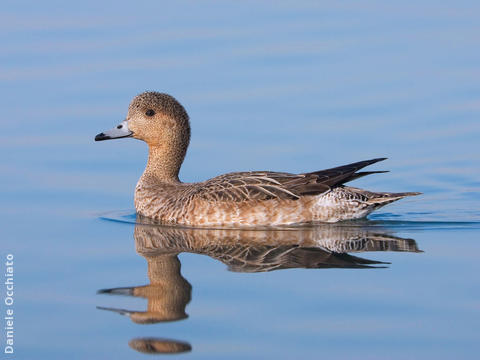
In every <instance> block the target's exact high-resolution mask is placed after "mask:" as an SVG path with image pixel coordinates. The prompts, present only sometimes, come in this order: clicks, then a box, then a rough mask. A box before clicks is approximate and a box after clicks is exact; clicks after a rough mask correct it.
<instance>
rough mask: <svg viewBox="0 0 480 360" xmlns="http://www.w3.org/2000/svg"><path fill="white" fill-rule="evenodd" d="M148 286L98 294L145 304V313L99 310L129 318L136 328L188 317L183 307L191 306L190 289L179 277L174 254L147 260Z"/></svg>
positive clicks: (176, 259) (152, 257) (147, 257)
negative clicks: (140, 300)
mask: <svg viewBox="0 0 480 360" xmlns="http://www.w3.org/2000/svg"><path fill="white" fill-rule="evenodd" d="M145 258H146V260H147V263H148V277H149V279H150V284H148V285H145V286H135V287H128V288H114V289H104V290H100V291H99V293H103V294H112V295H129V296H135V297H142V298H145V299H147V300H148V305H147V311H130V310H124V309H113V308H101V309H103V310H110V311H115V312H118V313H120V314H122V315H128V316H129V317H130V319H131V320H132V321H133V322H135V323H138V324H151V323H157V322H163V321H174V320H181V319H185V318H187V317H188V315H187V314H186V313H185V307H186V306H187V304H188V303H189V302H190V298H191V291H192V286H191V285H190V283H189V282H188V281H187V280H185V278H183V277H182V275H181V273H180V261H179V260H178V258H177V256H176V255H173V254H158V255H156V256H146V257H145Z"/></svg>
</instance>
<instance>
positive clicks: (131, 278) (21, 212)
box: [0, 1, 480, 359]
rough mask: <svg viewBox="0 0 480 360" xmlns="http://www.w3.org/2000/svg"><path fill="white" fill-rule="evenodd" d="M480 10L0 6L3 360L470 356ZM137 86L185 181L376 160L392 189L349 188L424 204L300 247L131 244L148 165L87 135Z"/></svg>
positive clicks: (138, 149)
mask: <svg viewBox="0 0 480 360" xmlns="http://www.w3.org/2000/svg"><path fill="white" fill-rule="evenodd" d="M479 10H480V9H479V5H478V4H477V2H473V1H456V2H454V3H453V2H443V3H441V4H439V3H438V2H434V1H425V2H422V3H421V4H418V3H417V2H413V1H407V2H402V3H398V4H385V2H383V1H367V2H362V3H361V4H360V3H355V2H340V3H335V4H326V3H318V2H310V1H295V2H289V1H286V2H282V3H278V2H268V1H267V2H262V3H258V2H250V1H243V2H233V1H232V2H231V1H223V2H221V3H213V2H186V1H177V2H175V3H171V4H166V3H157V2H149V1H146V2H141V3H136V4H135V6H132V4H126V3H125V4H121V3H119V2H113V1H112V2H110V1H107V2H102V3H98V2H93V1H86V2H85V1H84V2H82V4H63V3H62V4H59V3H57V2H55V1H47V2H45V1H44V2H41V3H39V2H26V3H24V2H22V3H19V2H7V3H6V4H5V5H4V6H3V10H2V13H1V14H0V20H1V21H0V27H1V28H2V31H1V32H0V39H1V42H2V51H1V54H0V63H1V65H2V66H1V67H0V81H2V85H3V86H2V87H0V94H1V96H0V99H1V100H0V101H1V105H2V106H1V108H2V116H1V126H2V131H1V132H0V149H1V150H2V154H3V162H2V167H1V175H2V176H1V177H0V183H1V185H2V186H0V198H1V199H2V200H1V204H2V206H0V219H1V221H2V226H1V227H0V229H1V230H0V231H1V235H2V236H1V238H2V240H1V244H2V254H1V255H2V256H6V255H7V254H8V253H12V254H13V255H14V259H15V260H14V262H15V266H14V268H15V304H14V308H15V355H16V358H22V359H23V358H40V359H43V358H48V359H64V358H69V359H85V358H90V359H96V358H98V359H105V358H116V359H132V358H145V357H148V356H147V355H144V354H143V353H144V352H148V351H150V352H152V351H157V352H158V351H160V350H162V351H163V352H166V351H174V350H175V351H177V352H181V354H179V355H178V356H179V357H184V358H203V359H212V358H221V359H224V358H259V359H270V358H300V357H305V358H318V357H325V358H338V359H355V358H362V359H380V358H381V359H384V358H389V359H406V358H411V359H418V358H436V359H451V358H454V357H455V358H462V359H474V358H476V356H477V354H478V351H479V350H480V348H479V345H478V344H479V342H478V340H479V338H480V326H479V324H480V316H479V312H480V307H479V302H478V299H479V296H480V289H479V283H478V279H477V278H478V276H477V274H478V273H479V270H480V269H479V262H478V253H479V250H480V248H479V247H480V245H479V242H478V238H479V235H480V231H479V227H480V225H479V224H480V210H479V200H480V197H479V190H480V181H479V178H480V170H479V160H480V155H479V147H478V139H479V135H480V122H479V121H478V119H479V117H480V116H479V115H480V111H479V110H480V100H479V99H480V86H479V84H480V71H479V66H478V64H479V63H480V51H479V49H480V44H479V37H478V36H477V34H478V33H479V31H480V25H479V24H480V23H479V22H478V15H477V14H478V11H479ZM144 90H158V91H164V92H168V93H171V94H172V95H174V96H176V97H177V98H178V99H179V100H180V101H181V102H182V104H184V105H185V107H186V109H187V111H188V112H189V115H190V117H191V122H192V141H191V146H190V148H189V151H188V154H187V158H186V160H185V163H184V165H183V167H182V171H181V174H180V175H181V179H182V180H183V181H187V182H192V181H200V180H204V179H206V178H209V177H212V176H215V175H218V174H221V173H225V172H229V171H243V170H276V171H288V172H302V171H313V170H318V169H322V168H328V167H333V166H338V165H343V164H346V163H350V162H355V161H359V160H364V159H369V158H376V157H382V156H385V157H388V158H389V159H388V160H387V161H385V162H382V163H379V164H375V165H374V166H373V167H372V168H371V170H390V171H391V172H390V173H387V174H379V175H374V176H369V177H365V178H362V179H360V180H358V181H355V182H354V183H352V185H353V186H357V187H362V188H367V189H370V190H378V191H420V192H423V193H424V195H422V196H420V197H415V198H411V199H405V200H402V201H400V202H398V203H395V204H392V205H389V206H388V207H385V208H384V209H383V210H382V211H380V212H377V213H376V214H373V215H372V216H371V217H370V218H369V219H368V220H366V221H361V222H354V223H347V224H337V225H335V226H320V227H315V228H308V229H288V230H282V231H277V232H275V231H274V232H265V231H263V230H262V231H257V232H255V233H252V232H246V233H233V234H232V233H228V231H226V232H221V231H220V230H218V229H217V230H208V231H206V230H199V231H195V230H192V229H172V228H162V227H158V226H151V225H146V224H136V217H135V214H134V212H133V210H131V209H132V197H133V189H134V186H135V183H136V181H137V179H138V177H139V176H140V174H141V172H142V171H143V168H144V165H145V161H146V146H145V145H144V144H142V143H140V142H138V141H134V140H131V139H124V140H118V141H111V142H106V143H94V142H93V137H94V135H95V134H97V133H99V132H100V131H103V130H105V129H109V128H111V127H113V126H114V125H116V124H118V123H119V122H120V121H121V120H123V119H124V117H125V114H126V110H127V106H128V102H129V101H130V99H131V98H132V97H133V96H134V95H136V94H137V93H139V92H142V91H144ZM112 220H113V221H112ZM209 231H210V232H209ZM139 233H140V234H141V233H143V235H142V236H141V238H142V239H143V240H142V241H140V240H139V237H138V236H139V235H138V234H139ZM242 239H243V240H242ZM167 240H168V241H167ZM155 266H157V267H158V269H160V271H154V270H155V269H157V268H156V267H155ZM158 269H157V270H158ZM229 270H230V271H229ZM167 275H168V276H167ZM97 292H99V293H97ZM105 309H109V310H117V311H108V310H105ZM2 311H4V310H3V308H2ZM118 313H121V314H123V315H125V316H120V315H119V314H118ZM152 314H153V315H152ZM151 315H152V316H151ZM139 319H140V320H139ZM142 319H143V320H145V319H147V320H149V322H150V324H140V323H139V322H141V320H142ZM134 320H137V321H134ZM167 320H169V321H167ZM159 356H161V355H159Z"/></svg>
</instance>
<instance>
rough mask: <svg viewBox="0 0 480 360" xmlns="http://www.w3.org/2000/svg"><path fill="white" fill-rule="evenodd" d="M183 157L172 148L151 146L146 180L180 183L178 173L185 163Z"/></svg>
mask: <svg viewBox="0 0 480 360" xmlns="http://www.w3.org/2000/svg"><path fill="white" fill-rule="evenodd" d="M183 157H184V156H183V155H182V154H179V152H178V151H174V150H173V149H172V148H171V147H166V146H165V147H164V146H152V145H150V146H149V149H148V162H147V167H146V168H145V171H144V173H143V176H142V177H143V178H144V180H147V179H148V180H153V181H156V182H166V183H178V182H180V180H179V179H178V173H179V171H180V166H181V165H182V162H183Z"/></svg>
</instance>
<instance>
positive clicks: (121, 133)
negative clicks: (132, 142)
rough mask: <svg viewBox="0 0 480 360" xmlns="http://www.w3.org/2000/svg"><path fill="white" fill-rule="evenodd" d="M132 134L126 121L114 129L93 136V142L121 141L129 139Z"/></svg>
mask: <svg viewBox="0 0 480 360" xmlns="http://www.w3.org/2000/svg"><path fill="white" fill-rule="evenodd" d="M132 135H133V132H132V131H130V130H129V128H128V121H127V120H125V121H122V122H121V123H120V124H119V125H118V126H116V127H114V128H113V129H111V130H107V131H104V132H101V133H100V134H98V135H97V136H95V141H102V140H111V139H121V138H126V137H131V136H132Z"/></svg>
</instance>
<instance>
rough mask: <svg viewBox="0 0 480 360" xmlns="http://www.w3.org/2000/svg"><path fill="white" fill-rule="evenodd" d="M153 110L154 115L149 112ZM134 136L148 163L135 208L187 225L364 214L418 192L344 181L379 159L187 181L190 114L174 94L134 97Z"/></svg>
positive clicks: (297, 221) (343, 217) (277, 221)
mask: <svg viewBox="0 0 480 360" xmlns="http://www.w3.org/2000/svg"><path fill="white" fill-rule="evenodd" d="M152 114H153V115H152ZM126 120H127V124H128V129H129V130H130V131H131V132H132V135H131V136H133V137H134V138H137V139H141V140H144V141H145V142H146V143H147V144H148V145H149V156H148V163H147V166H146V169H145V172H144V173H143V175H142V177H141V178H140V180H139V181H138V184H137V186H136V188H135V208H136V210H137V213H138V214H140V215H143V216H146V217H150V218H153V219H157V220H159V221H161V222H164V223H175V224H183V225H190V226H269V225H288V224H303V223H313V222H336V221H341V220H348V219H357V218H362V217H365V216H366V215H368V214H369V213H370V212H372V211H373V210H375V209H378V208H379V207H381V206H384V205H386V204H388V203H391V202H393V201H395V200H398V199H401V198H403V197H406V196H411V195H417V194H418V193H374V192H370V191H365V190H361V189H356V188H352V187H347V186H344V184H345V183H346V182H348V181H352V180H354V179H357V178H359V177H362V176H365V175H369V174H372V173H378V172H381V171H372V172H359V170H360V169H362V168H363V167H365V166H368V165H371V164H373V163H375V162H378V161H381V160H384V159H383V158H379V159H372V160H367V161H361V162H357V163H353V164H349V165H345V166H340V167H336V168H332V169H327V170H321V171H315V172H310V173H303V174H289V173H281V172H272V171H257V172H236V173H230V174H225V175H221V176H218V177H215V178H213V179H210V180H207V181H204V182H199V183H192V184H186V183H182V182H180V180H179V178H178V173H179V170H180V166H181V164H182V162H183V159H184V157H185V154H186V151H187V147H188V144H189V141H190V125H189V119H188V115H187V113H186V111H185V109H184V108H183V106H182V105H181V104H180V103H179V102H178V101H176V100H175V99H174V98H173V97H171V96H170V95H167V94H161V93H156V92H145V93H143V94H140V95H138V96H136V97H135V98H134V99H133V101H132V102H131V104H130V107H129V109H128V115H127V119H126Z"/></svg>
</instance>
